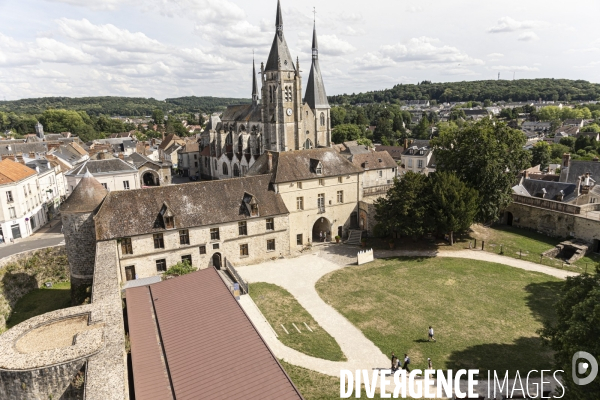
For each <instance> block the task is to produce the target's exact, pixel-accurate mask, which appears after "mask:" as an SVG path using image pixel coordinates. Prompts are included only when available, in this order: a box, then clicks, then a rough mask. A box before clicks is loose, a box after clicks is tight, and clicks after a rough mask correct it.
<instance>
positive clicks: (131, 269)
mask: <svg viewBox="0 0 600 400" xmlns="http://www.w3.org/2000/svg"><path fill="white" fill-rule="evenodd" d="M125 279H126V280H128V281H132V280H134V279H135V266H134V265H129V266H127V267H125Z"/></svg>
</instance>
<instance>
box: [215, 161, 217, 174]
mask: <svg viewBox="0 0 600 400" xmlns="http://www.w3.org/2000/svg"><path fill="white" fill-rule="evenodd" d="M217 168H218V166H217V160H215V172H216V171H217Z"/></svg>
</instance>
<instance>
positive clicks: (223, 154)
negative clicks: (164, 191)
mask: <svg viewBox="0 0 600 400" xmlns="http://www.w3.org/2000/svg"><path fill="white" fill-rule="evenodd" d="M275 27H276V32H275V37H274V38H273V44H272V46H271V51H270V53H269V57H268V59H267V62H266V64H265V63H261V66H260V72H259V76H260V83H261V85H260V86H261V87H260V89H259V87H258V82H257V79H256V78H257V72H256V67H255V65H253V66H252V104H247V105H235V106H229V107H228V108H227V110H226V111H225V112H224V113H223V115H222V117H221V118H219V117H217V116H212V117H211V119H210V121H209V122H208V124H207V127H206V129H205V131H204V132H203V133H202V135H201V139H200V147H201V150H200V157H201V159H200V161H201V163H200V165H201V176H202V177H203V179H228V178H234V177H241V176H244V175H245V173H246V171H247V170H248V169H249V168H250V167H251V166H252V165H253V164H254V162H255V161H256V159H257V158H258V157H259V156H260V155H261V154H263V153H264V152H266V151H278V152H280V151H291V150H302V149H313V148H319V147H330V146H331V121H330V106H329V103H328V101H327V94H326V92H325V86H324V84H323V78H322V75H321V70H320V67H319V50H318V43H317V33H316V27H315V28H314V29H313V43H312V62H311V68H310V74H309V77H308V81H307V83H306V90H305V94H304V98H303V97H302V77H301V75H300V62H299V60H298V58H296V60H295V61H294V59H293V58H292V56H291V54H290V50H289V48H288V45H287V42H286V40H285V36H284V33H283V17H282V14H281V5H280V3H279V2H278V3H277V15H276V21H275Z"/></svg>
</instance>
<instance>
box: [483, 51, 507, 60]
mask: <svg viewBox="0 0 600 400" xmlns="http://www.w3.org/2000/svg"><path fill="white" fill-rule="evenodd" d="M486 57H487V58H489V59H495V60H497V59H499V58H502V57H504V54H502V53H490V54H488V55H487V56H486Z"/></svg>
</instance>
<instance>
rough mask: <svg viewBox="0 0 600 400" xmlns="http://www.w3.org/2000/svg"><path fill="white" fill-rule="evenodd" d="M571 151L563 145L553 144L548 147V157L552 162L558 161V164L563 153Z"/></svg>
mask: <svg viewBox="0 0 600 400" xmlns="http://www.w3.org/2000/svg"><path fill="white" fill-rule="evenodd" d="M570 151H571V149H570V148H569V147H567V146H565V145H563V144H558V143H556V144H553V145H551V146H550V157H551V158H552V160H558V162H559V163H560V162H561V160H562V156H563V154H565V153H568V152H570Z"/></svg>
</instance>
